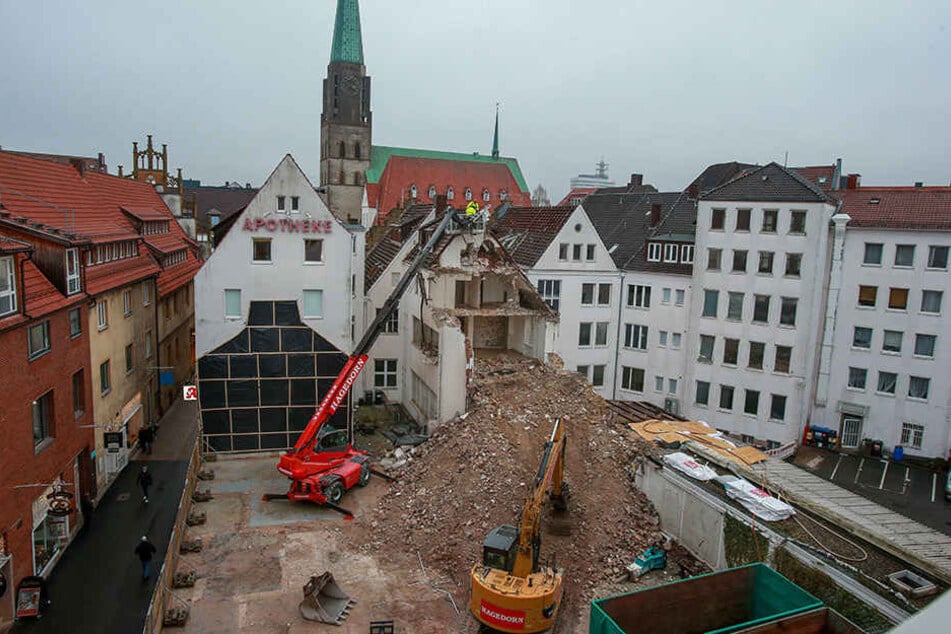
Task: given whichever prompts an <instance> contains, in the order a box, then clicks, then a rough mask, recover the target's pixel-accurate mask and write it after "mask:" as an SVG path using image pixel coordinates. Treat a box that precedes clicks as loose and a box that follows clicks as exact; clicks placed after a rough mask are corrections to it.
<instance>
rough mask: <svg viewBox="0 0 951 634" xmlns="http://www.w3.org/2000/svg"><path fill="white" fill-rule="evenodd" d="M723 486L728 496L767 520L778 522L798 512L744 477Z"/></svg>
mask: <svg viewBox="0 0 951 634" xmlns="http://www.w3.org/2000/svg"><path fill="white" fill-rule="evenodd" d="M723 486H724V488H725V489H726V494H727V495H728V496H730V497H731V498H732V499H734V500H736V501H737V502H739V503H740V504H742V505H743V506H745V507H746V508H747V509H749V510H750V511H751V512H752V513H753V514H754V515H756V517H760V518H762V519H764V520H766V521H767V522H778V521H780V520H784V519H786V518H787V517H789V516H791V515H793V514H795V513H796V510H795V509H794V508H793V507H791V506H789V505H788V504H786V503H785V502H783V501H781V500H778V499H776V498H774V497H773V496H771V495H770V494H769V493H767V492H766V491H764V490H763V489H761V488H759V487H757V486H756V485H753V484H751V483H749V482H747V481H746V480H743V479H742V478H737V479H736V480H731V481H730V482H726V483H725V484H724V485H723Z"/></svg>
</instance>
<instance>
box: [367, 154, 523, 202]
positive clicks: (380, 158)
mask: <svg viewBox="0 0 951 634" xmlns="http://www.w3.org/2000/svg"><path fill="white" fill-rule="evenodd" d="M392 156H405V157H409V158H418V159H442V160H445V161H464V162H467V163H502V164H504V165H505V166H506V167H508V169H509V171H510V172H512V178H514V179H515V182H516V183H517V184H518V188H519V189H520V190H521V191H523V192H525V193H528V183H526V182H525V177H524V176H522V168H521V167H519V166H518V159H514V158H507V157H504V156H503V157H499V158H493V157H491V156H486V155H484V154H478V153H472V154H466V153H465V152H441V151H439V150H417V149H414V148H405V147H390V146H386V145H374V146H373V148H372V152H371V154H370V169H368V170H367V182H368V183H379V182H380V177H381V176H382V175H383V170H384V169H386V165H387V163H388V162H389V160H390V157H392ZM417 184H418V183H417Z"/></svg>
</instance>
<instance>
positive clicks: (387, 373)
mask: <svg viewBox="0 0 951 634" xmlns="http://www.w3.org/2000/svg"><path fill="white" fill-rule="evenodd" d="M373 387H379V388H394V387H396V359H374V360H373Z"/></svg>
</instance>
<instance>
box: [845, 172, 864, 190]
mask: <svg viewBox="0 0 951 634" xmlns="http://www.w3.org/2000/svg"><path fill="white" fill-rule="evenodd" d="M861 179H862V175H861V174H849V175H848V176H847V177H846V179H845V188H846V189H858V186H859V183H860V182H861Z"/></svg>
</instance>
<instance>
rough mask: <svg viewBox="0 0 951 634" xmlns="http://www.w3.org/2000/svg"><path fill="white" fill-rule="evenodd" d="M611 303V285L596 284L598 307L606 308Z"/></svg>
mask: <svg viewBox="0 0 951 634" xmlns="http://www.w3.org/2000/svg"><path fill="white" fill-rule="evenodd" d="M610 303H611V285H610V284H598V305H599V306H608V305H610Z"/></svg>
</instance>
